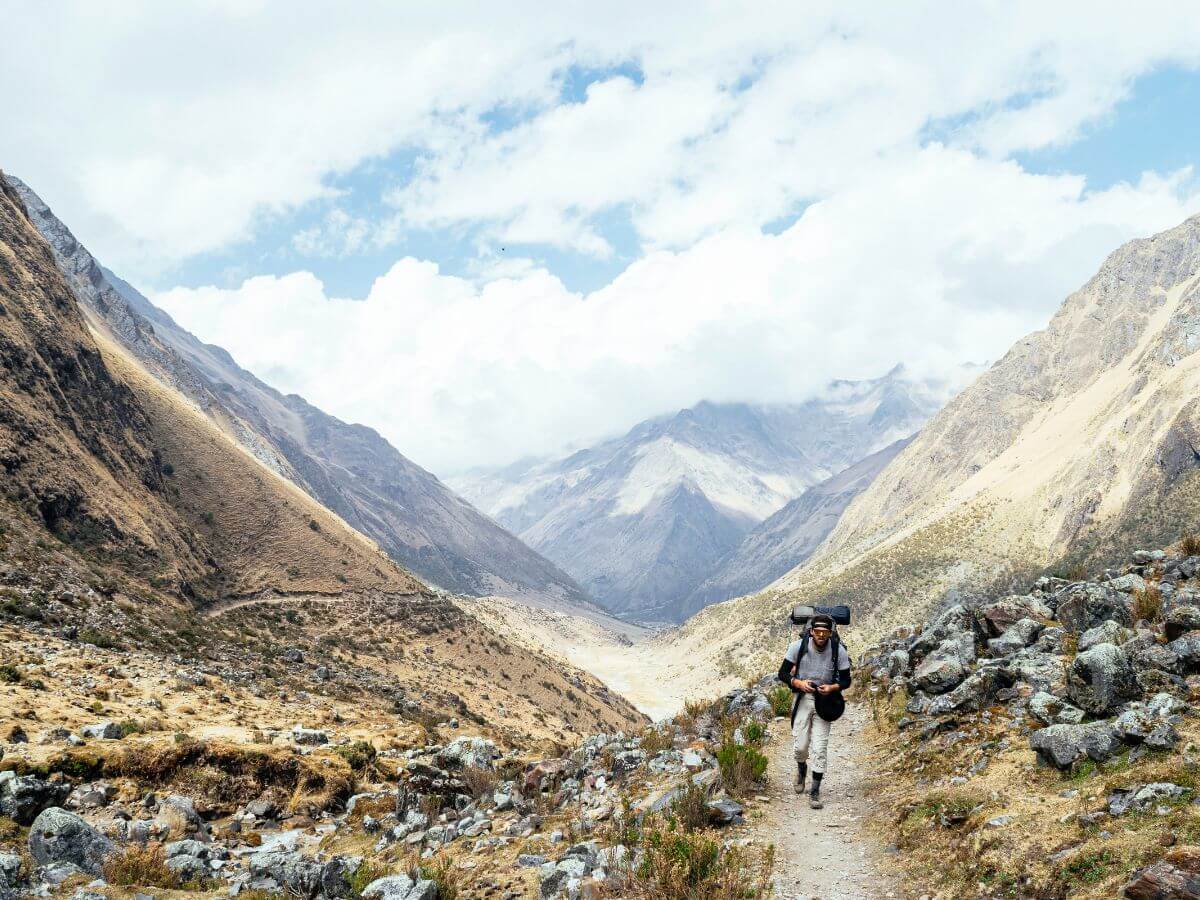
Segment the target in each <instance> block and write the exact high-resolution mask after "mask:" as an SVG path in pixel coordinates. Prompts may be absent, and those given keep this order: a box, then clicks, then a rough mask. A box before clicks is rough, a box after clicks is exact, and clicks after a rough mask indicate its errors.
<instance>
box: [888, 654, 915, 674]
mask: <svg viewBox="0 0 1200 900" xmlns="http://www.w3.org/2000/svg"><path fill="white" fill-rule="evenodd" d="M908 667H909V657H908V651H907V650H893V651H892V652H891V653H889V654H888V655H887V659H886V660H885V661H884V668H885V669H886V671H887V673H888V677H890V678H898V677H900V676H901V675H907V674H908Z"/></svg>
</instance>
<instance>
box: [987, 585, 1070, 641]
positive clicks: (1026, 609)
mask: <svg viewBox="0 0 1200 900" xmlns="http://www.w3.org/2000/svg"><path fill="white" fill-rule="evenodd" d="M979 617H980V618H981V619H983V621H984V624H985V625H986V626H987V630H988V633H989V634H991V635H993V636H995V635H1000V634H1003V633H1004V632H1005V631H1007V630H1008V629H1009V628H1011V627H1012V626H1013V625H1015V624H1016V623H1017V622H1019V621H1021V620H1022V619H1033V620H1044V619H1052V618H1054V613H1053V612H1052V611H1051V609H1050V607H1049V606H1047V605H1046V604H1045V603H1043V602H1042V599H1041V598H1040V597H1035V596H1033V595H1032V594H1011V595H1009V596H1007V597H1001V598H1000V599H999V600H996V601H993V602H992V603H986V604H984V605H983V606H981V607H980V608H979Z"/></svg>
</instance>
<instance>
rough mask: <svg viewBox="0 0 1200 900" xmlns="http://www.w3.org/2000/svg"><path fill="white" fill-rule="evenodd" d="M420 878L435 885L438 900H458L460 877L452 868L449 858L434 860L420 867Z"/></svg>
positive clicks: (452, 864) (452, 862) (442, 857)
mask: <svg viewBox="0 0 1200 900" xmlns="http://www.w3.org/2000/svg"><path fill="white" fill-rule="evenodd" d="M421 877H422V878H427V879H429V880H430V881H432V882H433V883H434V884H436V885H437V895H436V896H437V898H438V900H458V894H459V889H460V888H461V887H462V884H461V882H462V875H461V874H459V872H458V871H457V870H456V869H455V868H454V860H452V859H451V858H450V857H449V856H441V857H438V858H435V859H434V860H433V861H432V862H430V863H428V864H426V865H423V866H421Z"/></svg>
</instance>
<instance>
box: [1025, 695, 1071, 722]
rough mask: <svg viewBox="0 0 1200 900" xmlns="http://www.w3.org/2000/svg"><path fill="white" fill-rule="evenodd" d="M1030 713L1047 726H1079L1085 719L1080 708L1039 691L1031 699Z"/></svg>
mask: <svg viewBox="0 0 1200 900" xmlns="http://www.w3.org/2000/svg"><path fill="white" fill-rule="evenodd" d="M1029 712H1030V714H1031V715H1033V716H1034V717H1035V718H1037V719H1039V720H1040V721H1041V722H1043V723H1044V724H1046V725H1063V724H1068V725H1078V724H1079V723H1080V722H1082V721H1083V717H1084V712H1083V710H1082V709H1080V708H1079V707H1078V706H1072V705H1071V704H1070V703H1068V702H1067V701H1066V700H1063V699H1062V698H1061V697H1055V696H1054V695H1053V694H1050V693H1047V692H1046V691H1038V692H1037V693H1036V694H1034V695H1033V696H1032V697H1030V698H1029Z"/></svg>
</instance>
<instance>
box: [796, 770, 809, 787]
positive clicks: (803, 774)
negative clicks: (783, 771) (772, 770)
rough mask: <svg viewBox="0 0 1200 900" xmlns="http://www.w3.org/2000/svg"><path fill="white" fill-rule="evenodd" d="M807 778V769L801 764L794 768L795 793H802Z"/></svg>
mask: <svg viewBox="0 0 1200 900" xmlns="http://www.w3.org/2000/svg"><path fill="white" fill-rule="evenodd" d="M807 777H808V767H807V766H805V765H804V764H803V763H801V764H800V765H799V766H797V767H796V793H797V794H803V793H804V782H805V779H806V778H807Z"/></svg>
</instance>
